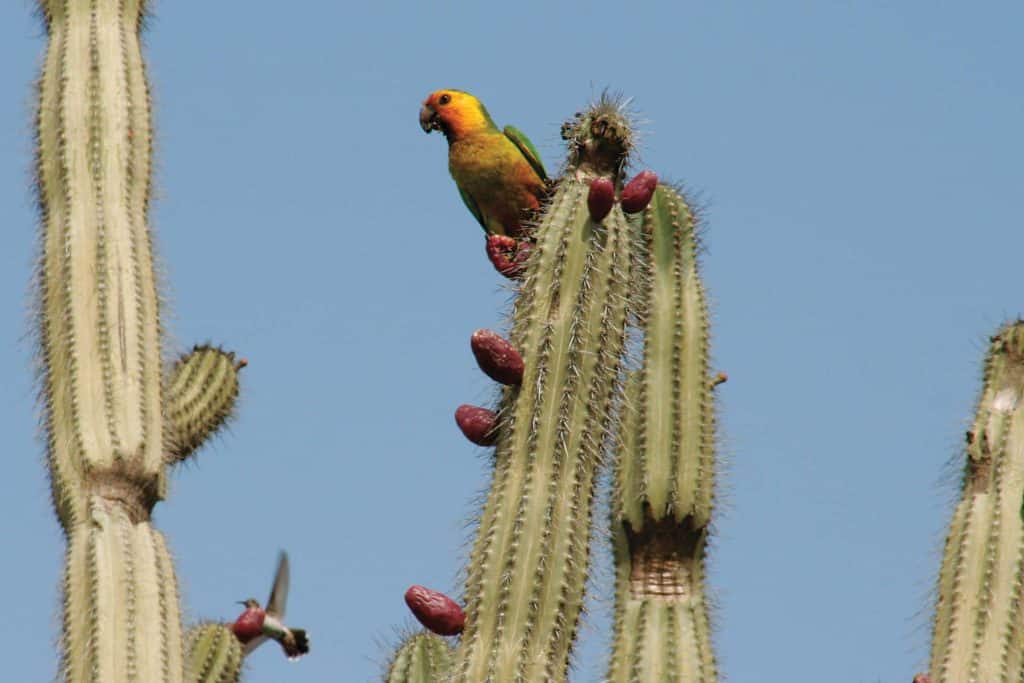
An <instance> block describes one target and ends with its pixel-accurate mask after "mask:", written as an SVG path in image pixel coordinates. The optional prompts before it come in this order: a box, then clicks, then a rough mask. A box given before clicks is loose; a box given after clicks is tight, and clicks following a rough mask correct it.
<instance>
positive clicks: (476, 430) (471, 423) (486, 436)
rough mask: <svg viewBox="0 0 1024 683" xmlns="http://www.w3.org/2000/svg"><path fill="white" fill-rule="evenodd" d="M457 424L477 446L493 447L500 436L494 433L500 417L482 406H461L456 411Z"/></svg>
mask: <svg viewBox="0 0 1024 683" xmlns="http://www.w3.org/2000/svg"><path fill="white" fill-rule="evenodd" d="M455 423H456V424H457V425H459V429H461V430H462V433H463V434H465V435H466V438H467V439H469V440H470V441H472V442H473V443H475V444H476V445H477V446H493V445H494V441H495V439H497V437H498V434H497V432H495V431H494V428H495V426H496V425H497V423H498V416H497V414H496V413H495V412H494V411H493V410H488V409H487V408H481V407H480V406H471V405H461V406H459V407H458V408H456V410H455Z"/></svg>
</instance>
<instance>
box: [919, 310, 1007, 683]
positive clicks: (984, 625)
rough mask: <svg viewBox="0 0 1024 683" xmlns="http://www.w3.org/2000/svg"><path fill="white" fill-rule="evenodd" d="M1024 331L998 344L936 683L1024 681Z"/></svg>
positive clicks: (970, 458) (988, 375) (951, 568)
mask: <svg viewBox="0 0 1024 683" xmlns="http://www.w3.org/2000/svg"><path fill="white" fill-rule="evenodd" d="M1022 396H1024V322H1022V321H1017V322H1014V323H1011V324H1009V325H1006V326H1004V327H1003V328H1002V329H1001V330H1000V331H999V332H998V333H997V334H996V335H995V336H993V337H992V340H991V346H990V347H989V352H988V356H987V358H986V360H985V371H984V380H983V386H982V391H981V398H980V400H979V401H978V408H977V413H976V416H975V419H974V424H973V425H972V427H971V429H970V431H968V432H967V449H966V450H967V460H966V464H965V468H964V475H963V483H962V498H961V500H960V503H959V505H957V507H956V511H955V512H954V513H953V520H952V523H951V524H950V528H949V535H948V536H947V538H946V548H945V553H944V556H943V560H942V567H941V569H940V572H939V583H938V603H937V605H936V608H935V621H934V624H933V631H932V654H931V672H930V673H931V680H932V681H933V682H934V683H964V682H975V681H976V682H978V683H982V682H984V683H1001V682H1006V681H1020V680H1021V679H1022V678H1024V649H1022V647H1021V643H1022V640H1024V609H1022V606H1024V601H1022V593H1021V589H1022V580H1024V578H1022V577H1024V521H1022V515H1024V508H1022V501H1024V477H1022V476H1021V473H1022V472H1024V401H1022V400H1021V399H1022Z"/></svg>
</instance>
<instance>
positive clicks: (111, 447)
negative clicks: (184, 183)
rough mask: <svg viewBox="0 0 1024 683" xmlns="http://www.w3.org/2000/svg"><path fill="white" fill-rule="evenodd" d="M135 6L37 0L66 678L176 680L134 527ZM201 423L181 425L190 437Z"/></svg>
mask: <svg viewBox="0 0 1024 683" xmlns="http://www.w3.org/2000/svg"><path fill="white" fill-rule="evenodd" d="M145 6H146V3H145V2H143V1H142V0H63V1H57V0H53V1H42V2H40V9H41V14H42V16H43V18H44V21H45V23H46V29H47V34H48V38H49V40H48V45H47V52H46V58H45V61H44V64H43V69H42V74H41V76H40V78H39V81H38V95H39V104H38V108H37V116H36V124H37V133H36V143H37V150H36V174H37V177H36V186H37V192H38V200H39V209H40V216H41V227H42V235H41V240H40V242H41V256H40V261H39V269H38V324H39V341H40V354H41V359H42V366H43V372H42V377H41V394H42V396H43V402H44V419H45V425H46V434H47V457H48V464H49V469H50V481H51V490H52V493H53V502H54V507H55V509H56V512H57V517H58V519H59V521H60V524H61V526H62V527H63V529H64V533H65V536H66V539H67V552H66V556H65V569H64V580H63V601H62V605H63V616H62V624H63V627H62V635H61V649H62V654H61V658H60V677H61V679H62V680H65V681H68V682H69V683H84V682H86V681H88V682H91V683H100V682H102V683H128V682H129V681H146V683H159V682H164V683H171V682H173V683H177V682H180V681H182V680H183V675H184V668H185V663H184V660H183V656H182V651H183V650H182V634H181V620H180V616H179V606H178V588H177V581H176V578H175V574H174V567H173V563H172V560H171V557H170V554H169V553H168V550H167V547H166V544H165V542H164V540H163V537H162V536H161V534H160V533H159V532H158V531H156V530H155V529H154V528H153V527H152V525H151V524H150V513H151V511H152V508H153V506H154V505H155V504H156V503H157V501H159V500H161V499H162V498H163V497H164V493H165V490H166V471H165V470H166V464H165V460H166V458H167V456H166V455H165V454H166V453H168V452H171V449H170V448H169V443H171V440H170V439H169V438H168V437H169V436H170V432H171V431H172V430H170V429H169V428H168V426H167V424H166V423H165V421H164V415H165V413H166V406H165V405H164V400H163V383H162V362H161V358H162V355H161V335H162V331H161V325H160V316H159V308H160V300H159V297H158V293H157V286H156V276H155V272H154V267H153V253H152V252H153V249H152V244H151V237H150V232H149V226H148V211H149V197H150V178H151V147H152V131H151V127H150V97H149V86H148V84H147V79H146V71H145V64H144V62H143V58H142V52H141V45H140V37H139V33H140V29H141V25H142V22H143V18H144V12H145ZM225 393H231V392H225V391H224V390H223V388H221V389H220V390H219V393H218V394H217V401H207V403H208V404H210V405H215V406H216V410H215V412H216V411H217V410H219V411H220V412H224V410H225V409H226V408H225V406H227V409H229V408H230V405H229V404H230V401H226V400H225V399H224V398H223V396H224V394H225ZM233 395H234V394H233V393H231V400H233ZM218 401H219V403H218ZM172 412H173V411H172ZM209 422H210V420H207V423H209ZM209 431H211V429H210V427H209V424H207V425H206V426H202V427H200V428H197V429H194V433H192V434H190V436H191V437H193V438H192V441H191V442H190V445H192V446H193V447H194V446H195V445H198V441H199V440H200V438H201V437H202V436H204V435H205V433H208V432H209ZM179 436H180V434H179ZM225 680H226V679H225Z"/></svg>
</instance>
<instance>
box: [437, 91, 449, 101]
mask: <svg viewBox="0 0 1024 683" xmlns="http://www.w3.org/2000/svg"><path fill="white" fill-rule="evenodd" d="M437 101H438V102H439V103H440V104H448V103H449V102H451V101H452V96H451V95H449V94H448V93H445V94H443V95H441V97H439V98H437Z"/></svg>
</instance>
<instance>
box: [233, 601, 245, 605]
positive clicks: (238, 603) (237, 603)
mask: <svg viewBox="0 0 1024 683" xmlns="http://www.w3.org/2000/svg"><path fill="white" fill-rule="evenodd" d="M245 603H246V600H239V601H238V602H236V603H235V604H236V605H244V604H245Z"/></svg>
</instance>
